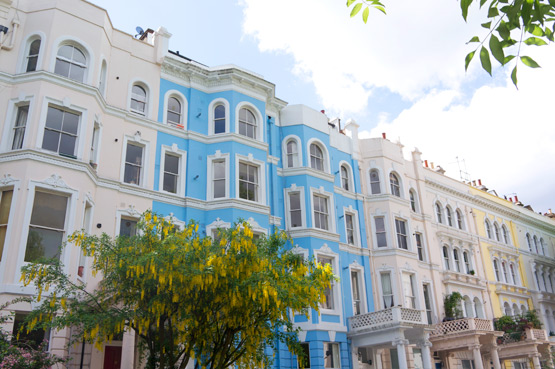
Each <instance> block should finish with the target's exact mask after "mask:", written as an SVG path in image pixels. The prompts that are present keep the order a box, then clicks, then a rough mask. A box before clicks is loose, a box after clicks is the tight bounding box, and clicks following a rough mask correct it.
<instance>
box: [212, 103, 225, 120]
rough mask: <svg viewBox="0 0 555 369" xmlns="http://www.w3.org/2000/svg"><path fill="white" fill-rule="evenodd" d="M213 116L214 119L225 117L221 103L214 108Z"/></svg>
mask: <svg viewBox="0 0 555 369" xmlns="http://www.w3.org/2000/svg"><path fill="white" fill-rule="evenodd" d="M214 118H215V119H222V118H224V119H225V107H224V106H223V105H218V106H216V108H215V109H214Z"/></svg>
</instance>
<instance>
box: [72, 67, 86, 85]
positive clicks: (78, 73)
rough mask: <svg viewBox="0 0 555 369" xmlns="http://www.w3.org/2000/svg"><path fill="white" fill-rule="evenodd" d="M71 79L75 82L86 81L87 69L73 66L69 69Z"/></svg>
mask: <svg viewBox="0 0 555 369" xmlns="http://www.w3.org/2000/svg"><path fill="white" fill-rule="evenodd" d="M69 78H71V79H72V80H74V81H78V82H83V80H84V79H85V67H82V66H80V65H75V64H71V66H70V68H69Z"/></svg>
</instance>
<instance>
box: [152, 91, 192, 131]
mask: <svg viewBox="0 0 555 369" xmlns="http://www.w3.org/2000/svg"><path fill="white" fill-rule="evenodd" d="M170 97H175V98H176V99H177V100H178V101H179V103H180V104H181V123H179V124H180V125H182V126H183V128H182V129H184V130H187V129H188V128H187V127H188V126H187V124H188V120H189V113H188V112H189V102H188V101H187V98H186V97H185V95H183V94H182V93H181V92H180V91H178V90H168V91H166V93H165V94H164V106H163V110H162V112H163V113H162V123H163V124H166V125H169V126H173V123H168V100H169V98H170ZM147 99H148V96H147ZM179 128H180V127H179ZM180 129H181V128H180Z"/></svg>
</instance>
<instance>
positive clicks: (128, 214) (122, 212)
mask: <svg viewBox="0 0 555 369" xmlns="http://www.w3.org/2000/svg"><path fill="white" fill-rule="evenodd" d="M122 219H129V220H133V221H136V222H139V220H140V219H141V213H140V212H138V211H137V210H136V209H135V208H134V207H132V206H130V207H129V208H127V209H118V210H116V226H115V227H114V236H116V237H117V236H119V234H120V232H121V220H122ZM137 231H138V230H137Z"/></svg>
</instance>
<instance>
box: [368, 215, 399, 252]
mask: <svg viewBox="0 0 555 369" xmlns="http://www.w3.org/2000/svg"><path fill="white" fill-rule="evenodd" d="M371 218H372V225H371V227H370V229H373V230H374V231H373V232H372V241H373V243H374V245H375V247H374V248H375V249H376V250H383V249H386V248H390V247H391V239H390V236H389V233H390V232H388V231H387V230H388V229H390V228H389V218H388V217H387V216H386V214H373V215H372V217H371ZM376 218H382V219H383V223H384V230H385V232H384V233H385V242H386V245H385V246H378V235H377V233H376V232H377V228H376ZM395 235H397V234H395Z"/></svg>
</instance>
